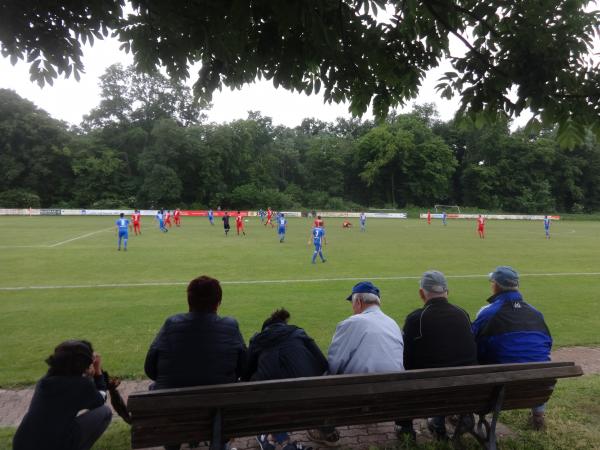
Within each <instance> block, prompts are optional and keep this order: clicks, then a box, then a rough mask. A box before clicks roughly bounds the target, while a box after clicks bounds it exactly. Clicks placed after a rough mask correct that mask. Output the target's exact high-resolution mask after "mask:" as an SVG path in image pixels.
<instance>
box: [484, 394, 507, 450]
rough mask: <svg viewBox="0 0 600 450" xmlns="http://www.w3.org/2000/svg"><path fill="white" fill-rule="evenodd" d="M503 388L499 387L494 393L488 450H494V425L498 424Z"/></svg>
mask: <svg viewBox="0 0 600 450" xmlns="http://www.w3.org/2000/svg"><path fill="white" fill-rule="evenodd" d="M504 391H505V389H504V386H501V387H500V388H499V389H498V390H497V392H496V403H495V405H494V409H493V414H492V422H491V423H490V429H489V431H488V436H487V438H488V442H487V448H488V450H496V448H497V447H496V424H497V423H498V416H499V415H500V411H501V410H502V403H503V402H504Z"/></svg>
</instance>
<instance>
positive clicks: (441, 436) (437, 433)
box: [427, 418, 448, 441]
mask: <svg viewBox="0 0 600 450" xmlns="http://www.w3.org/2000/svg"><path fill="white" fill-rule="evenodd" d="M427 429H428V430H429V432H430V433H431V435H432V436H433V437H434V439H435V440H436V441H447V440H448V434H447V433H446V427H444V428H443V429H441V428H437V427H436V426H435V423H434V421H433V419H432V418H428V419H427Z"/></svg>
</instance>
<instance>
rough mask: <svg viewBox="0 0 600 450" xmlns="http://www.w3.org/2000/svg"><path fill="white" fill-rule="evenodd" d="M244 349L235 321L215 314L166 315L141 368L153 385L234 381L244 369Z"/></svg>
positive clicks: (198, 384)
mask: <svg viewBox="0 0 600 450" xmlns="http://www.w3.org/2000/svg"><path fill="white" fill-rule="evenodd" d="M246 358H247V350H246V345H245V344H244V339H243V338H242V335H241V333H240V329H239V327H238V323H237V321H236V320H235V319H233V318H231V317H219V316H217V314H214V313H212V314H205V313H195V312H194V313H186V314H176V315H174V316H171V317H169V318H168V319H167V320H166V321H165V323H164V325H163V326H162V328H161V329H160V331H159V332H158V335H157V336H156V338H155V339H154V342H152V345H151V346H150V349H149V350H148V354H147V355H146V362H145V364H144V370H145V372H146V375H148V377H150V378H151V379H152V380H155V384H154V386H153V389H164V388H174V387H186V386H201V385H208V384H222V383H234V382H236V381H238V379H239V378H240V377H241V376H242V374H243V373H244V370H245V367H246Z"/></svg>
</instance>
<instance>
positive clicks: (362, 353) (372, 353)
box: [308, 281, 404, 446]
mask: <svg viewBox="0 0 600 450" xmlns="http://www.w3.org/2000/svg"><path fill="white" fill-rule="evenodd" d="M346 300H348V301H350V302H352V311H353V315H352V316H350V317H349V318H347V319H346V320H344V321H342V322H340V323H338V324H337V327H336V329H335V334H334V336H333V339H332V341H331V345H330V346H329V354H328V357H327V360H328V363H329V373H330V374H332V375H338V374H348V373H354V374H358V373H378V372H402V371H403V370H404V365H403V363H402V360H403V347H404V343H403V340H402V331H401V330H400V327H399V326H398V324H397V323H396V321H395V320H394V319H392V318H391V317H389V316H387V315H385V314H384V313H383V311H382V310H381V296H380V293H379V289H378V288H377V287H376V286H374V285H373V283H371V282H370V281H362V282H360V283H357V284H356V285H355V286H354V287H353V288H352V293H351V294H350V295H349V296H348V297H347V298H346ZM308 435H309V436H310V438H311V439H312V440H313V441H315V442H319V443H322V444H325V445H328V446H335V445H337V441H338V439H339V434H338V433H337V431H336V430H335V429H334V428H321V429H316V430H309V431H308Z"/></svg>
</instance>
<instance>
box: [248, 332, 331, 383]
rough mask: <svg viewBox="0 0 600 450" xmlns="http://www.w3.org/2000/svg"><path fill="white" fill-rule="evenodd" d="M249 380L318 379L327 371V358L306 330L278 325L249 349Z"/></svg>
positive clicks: (265, 333)
mask: <svg viewBox="0 0 600 450" xmlns="http://www.w3.org/2000/svg"><path fill="white" fill-rule="evenodd" d="M248 352H249V355H250V356H249V362H248V370H247V372H246V376H245V377H244V378H245V379H246V380H250V381H259V380H278V379H282V378H298V377H315V376H320V375H323V374H324V373H325V372H326V371H327V358H325V356H324V355H323V353H322V352H321V350H320V349H319V347H317V344H316V343H315V341H314V340H313V339H312V338H310V337H309V336H308V335H307V334H306V332H305V331H304V330H303V329H302V328H298V327H296V326H294V325H287V324H285V323H281V322H278V323H274V324H272V325H270V326H268V327H267V328H265V329H264V330H263V331H261V332H260V333H258V334H256V335H255V336H254V337H253V338H252V339H251V340H250V345H249V350H248Z"/></svg>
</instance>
